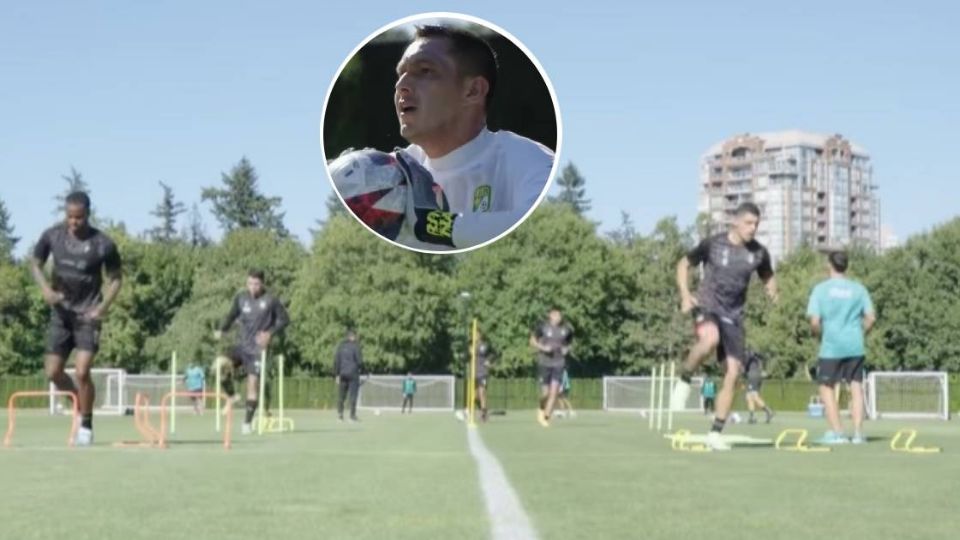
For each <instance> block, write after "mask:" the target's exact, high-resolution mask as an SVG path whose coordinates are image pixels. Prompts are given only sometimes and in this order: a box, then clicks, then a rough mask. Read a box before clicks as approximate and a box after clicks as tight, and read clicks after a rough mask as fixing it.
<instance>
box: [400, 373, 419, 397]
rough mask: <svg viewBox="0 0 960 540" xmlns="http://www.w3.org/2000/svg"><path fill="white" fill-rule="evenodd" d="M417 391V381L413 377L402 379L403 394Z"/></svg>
mask: <svg viewBox="0 0 960 540" xmlns="http://www.w3.org/2000/svg"><path fill="white" fill-rule="evenodd" d="M416 393H417V381H416V380H414V378H413V377H407V378H406V379H404V380H403V395H405V396H412V395H414V394H416Z"/></svg>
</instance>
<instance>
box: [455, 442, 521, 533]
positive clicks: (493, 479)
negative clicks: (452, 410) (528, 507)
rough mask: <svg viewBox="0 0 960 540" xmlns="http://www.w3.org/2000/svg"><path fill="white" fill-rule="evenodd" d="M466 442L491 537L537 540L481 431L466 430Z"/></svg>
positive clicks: (515, 493)
mask: <svg viewBox="0 0 960 540" xmlns="http://www.w3.org/2000/svg"><path fill="white" fill-rule="evenodd" d="M467 442H468V443H469V445H470V454H471V455H472V456H473V459H474V461H476V462H477V474H478V475H479V477H480V488H481V489H482V490H483V499H484V502H485V503H486V506H487V515H488V516H489V518H490V537H491V538H492V539H493V540H537V532H536V531H535V530H534V528H533V525H532V524H531V522H530V518H529V517H528V516H527V513H526V512H524V511H523V504H521V503H520V498H519V497H518V496H517V492H516V491H514V489H513V486H511V485H510V481H509V480H507V475H506V473H504V472H503V467H501V466H500V462H499V461H497V458H496V456H494V455H493V454H492V453H491V452H490V450H488V449H487V446H486V445H485V444H483V439H481V438H480V433H479V432H478V430H476V429H467Z"/></svg>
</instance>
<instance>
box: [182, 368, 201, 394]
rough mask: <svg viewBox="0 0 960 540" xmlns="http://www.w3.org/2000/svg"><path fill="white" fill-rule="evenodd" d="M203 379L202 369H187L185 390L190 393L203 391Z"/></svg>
mask: <svg viewBox="0 0 960 540" xmlns="http://www.w3.org/2000/svg"><path fill="white" fill-rule="evenodd" d="M203 377H204V375H203V368H201V367H199V366H193V367H190V368H187V378H186V381H185V384H186V386H187V390H188V391H190V392H198V391H200V390H203Z"/></svg>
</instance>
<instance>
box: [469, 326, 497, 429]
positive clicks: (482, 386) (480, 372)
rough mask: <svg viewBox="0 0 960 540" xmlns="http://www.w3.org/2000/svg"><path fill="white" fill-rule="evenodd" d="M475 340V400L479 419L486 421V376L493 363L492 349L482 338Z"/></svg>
mask: <svg viewBox="0 0 960 540" xmlns="http://www.w3.org/2000/svg"><path fill="white" fill-rule="evenodd" d="M478 339H479V341H478V342H477V372H476V377H474V385H475V387H476V391H477V401H478V402H479V405H480V421H482V422H486V421H487V418H488V414H487V377H488V376H489V373H490V366H491V365H492V364H493V349H492V348H490V345H489V344H488V343H487V342H486V340H484V339H483V336H478Z"/></svg>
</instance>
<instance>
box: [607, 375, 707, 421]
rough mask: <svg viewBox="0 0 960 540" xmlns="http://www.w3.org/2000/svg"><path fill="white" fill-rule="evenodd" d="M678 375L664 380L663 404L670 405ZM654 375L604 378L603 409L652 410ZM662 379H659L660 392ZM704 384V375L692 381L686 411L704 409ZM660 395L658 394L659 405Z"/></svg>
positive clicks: (616, 410) (622, 410)
mask: <svg viewBox="0 0 960 540" xmlns="http://www.w3.org/2000/svg"><path fill="white" fill-rule="evenodd" d="M677 379H678V377H674V378H673V379H671V378H670V377H667V378H666V379H664V381H663V394H664V395H663V406H664V408H669V407H670V391H671V389H672V388H673V384H674V382H676V380H677ZM652 385H653V377H650V376H642V377H620V376H611V377H604V378H603V410H605V411H613V412H647V411H649V410H650V398H651V396H652V394H651V392H652V391H653V387H652ZM659 386H660V381H659V378H658V380H657V387H658V390H657V391H658V392H659ZM702 386H703V377H694V378H693V380H692V381H690V397H689V398H687V403H686V405H685V406H684V408H683V410H684V411H702V410H703V399H702V397H701V396H700V389H701V388H702ZM659 402H660V396H659V395H657V404H658V405H657V406H659Z"/></svg>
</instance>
